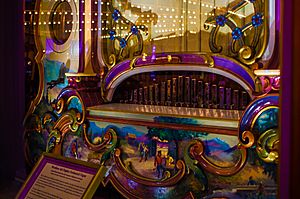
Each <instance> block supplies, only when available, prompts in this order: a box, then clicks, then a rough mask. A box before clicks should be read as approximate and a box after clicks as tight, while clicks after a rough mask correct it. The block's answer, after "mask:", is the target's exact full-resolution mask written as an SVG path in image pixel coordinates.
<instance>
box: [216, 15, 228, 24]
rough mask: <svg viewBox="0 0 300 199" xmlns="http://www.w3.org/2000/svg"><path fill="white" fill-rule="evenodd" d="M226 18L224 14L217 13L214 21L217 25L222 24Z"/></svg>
mask: <svg viewBox="0 0 300 199" xmlns="http://www.w3.org/2000/svg"><path fill="white" fill-rule="evenodd" d="M226 21H227V19H226V17H225V16H224V15H219V16H217V18H216V23H217V24H218V25H219V26H224V25H225V23H226Z"/></svg>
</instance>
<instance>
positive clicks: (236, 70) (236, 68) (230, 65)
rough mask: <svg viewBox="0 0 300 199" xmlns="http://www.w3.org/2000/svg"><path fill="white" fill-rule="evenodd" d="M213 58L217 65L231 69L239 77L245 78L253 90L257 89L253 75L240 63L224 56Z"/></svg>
mask: <svg viewBox="0 0 300 199" xmlns="http://www.w3.org/2000/svg"><path fill="white" fill-rule="evenodd" d="M213 58H214V60H215V65H216V66H218V67H220V68H223V69H225V70H228V71H231V72H232V73H234V74H236V75H238V76H239V77H241V78H242V79H244V81H246V82H247V83H248V84H249V85H250V86H251V88H252V89H253V90H255V82H254V81H253V79H252V77H251V76H250V75H249V74H248V73H247V71H246V70H244V69H243V68H242V67H241V66H240V65H238V64H237V63H235V62H233V61H230V60H228V59H226V58H223V57H217V56H213Z"/></svg>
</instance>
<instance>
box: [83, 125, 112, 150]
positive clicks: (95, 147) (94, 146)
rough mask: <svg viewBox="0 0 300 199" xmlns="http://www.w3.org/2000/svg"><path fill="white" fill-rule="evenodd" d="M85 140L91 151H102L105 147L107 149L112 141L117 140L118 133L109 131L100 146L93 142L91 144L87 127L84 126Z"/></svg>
mask: <svg viewBox="0 0 300 199" xmlns="http://www.w3.org/2000/svg"><path fill="white" fill-rule="evenodd" d="M82 127H83V138H84V141H85V142H86V144H87V146H88V148H89V149H91V150H93V151H100V150H102V149H104V148H105V147H107V145H108V144H109V143H110V142H111V141H112V140H116V139H117V137H116V132H115V131H114V130H113V129H111V128H110V129H108V131H106V132H105V134H104V136H103V141H102V142H101V143H100V144H93V143H92V142H90V140H89V138H88V136H87V132H86V129H87V125H86V124H83V125H82Z"/></svg>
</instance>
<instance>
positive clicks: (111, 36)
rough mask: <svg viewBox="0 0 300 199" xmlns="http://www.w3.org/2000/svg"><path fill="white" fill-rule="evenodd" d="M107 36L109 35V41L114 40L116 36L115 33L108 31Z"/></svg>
mask: <svg viewBox="0 0 300 199" xmlns="http://www.w3.org/2000/svg"><path fill="white" fill-rule="evenodd" d="M108 34H109V39H110V40H114V39H115V34H116V32H115V31H114V30H110V31H109V32H108Z"/></svg>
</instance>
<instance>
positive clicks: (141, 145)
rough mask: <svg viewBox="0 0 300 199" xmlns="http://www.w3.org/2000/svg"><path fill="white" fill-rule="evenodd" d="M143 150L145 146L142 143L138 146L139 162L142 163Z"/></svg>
mask: <svg viewBox="0 0 300 199" xmlns="http://www.w3.org/2000/svg"><path fill="white" fill-rule="evenodd" d="M144 148H145V144H144V142H141V143H140V144H139V152H140V157H141V159H140V162H142V160H143V158H144Z"/></svg>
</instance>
